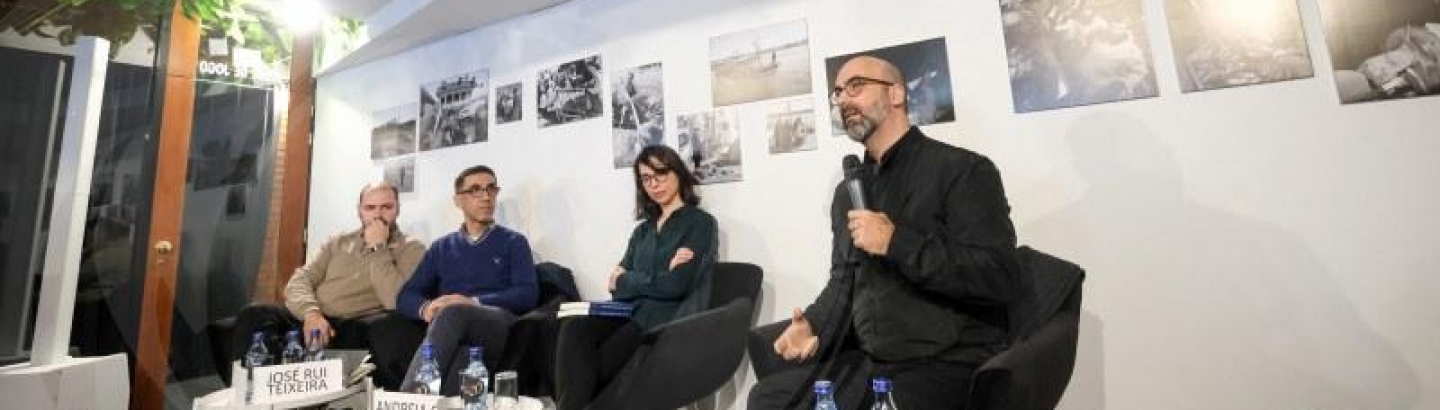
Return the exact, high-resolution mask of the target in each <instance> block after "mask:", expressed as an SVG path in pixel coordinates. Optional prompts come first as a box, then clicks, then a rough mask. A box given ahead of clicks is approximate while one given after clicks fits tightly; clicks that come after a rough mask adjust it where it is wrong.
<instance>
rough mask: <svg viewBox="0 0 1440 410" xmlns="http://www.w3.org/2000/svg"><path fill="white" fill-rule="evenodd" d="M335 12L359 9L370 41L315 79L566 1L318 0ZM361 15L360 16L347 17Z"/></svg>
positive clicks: (320, 73)
mask: <svg viewBox="0 0 1440 410" xmlns="http://www.w3.org/2000/svg"><path fill="white" fill-rule="evenodd" d="M323 1H324V2H325V6H326V7H329V10H331V12H332V13H334V14H336V15H346V16H349V15H348V14H342V13H352V12H353V13H364V14H366V15H365V16H364V17H363V19H364V20H365V25H366V30H367V31H368V34H369V36H370V40H369V41H368V42H366V43H365V44H364V45H362V46H360V48H359V49H356V50H355V51H354V52H352V53H350V55H347V56H345V57H344V58H342V59H340V61H338V62H336V63H335V64H333V65H331V66H329V67H326V68H325V69H324V70H323V71H321V72H318V73H316V74H315V76H316V77H320V76H324V75H327V74H330V73H335V72H339V71H341V70H344V69H346V68H349V67H354V66H356V65H360V64H364V63H367V62H370V61H375V60H377V59H380V58H384V57H386V56H390V55H392V54H395V53H399V52H401V51H405V50H409V49H412V48H415V47H419V46H422V45H425V44H429V43H431V42H434V41H436V40H440V39H443V38H446V37H450V36H453V35H456V34H460V33H464V32H467V31H470V30H474V29H476V28H479V27H483V26H486V25H489V24H492V23H495V22H499V21H503V20H506V19H509V18H512V17H517V16H522V15H525V14H529V13H532V12H535V11H539V10H543V9H546V8H549V7H552V6H555V5H557V4H561V3H565V2H568V1H570V0H483V1H477V0H323ZM352 18H362V17H352Z"/></svg>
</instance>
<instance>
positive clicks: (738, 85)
mask: <svg viewBox="0 0 1440 410" xmlns="http://www.w3.org/2000/svg"><path fill="white" fill-rule="evenodd" d="M807 30H808V28H807V26H806V25H805V20H795V21H789V22H784V23H779V24H773V25H769V26H765V27H760V28H756V29H752V30H746V31H741V32H738V33H731V34H726V35H722V36H717V37H714V38H711V39H710V75H711V77H710V90H711V92H710V95H711V98H712V99H713V103H714V105H715V106H716V107H719V106H723V105H731V104H740V103H747V102H751V101H760V100H768V99H771V98H780V97H789V96H793V95H800V94H808V93H810V34H809V32H808V31H807Z"/></svg>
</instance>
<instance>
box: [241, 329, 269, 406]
mask: <svg viewBox="0 0 1440 410" xmlns="http://www.w3.org/2000/svg"><path fill="white" fill-rule="evenodd" d="M268 360H270V351H269V350H266V349H265V334H264V333H262V332H255V334H253V335H251V336H250V350H249V351H247V352H245V362H244V364H245V380H247V381H248V382H247V383H245V402H246V403H250V399H251V398H253V397H255V368H256V367H260V366H264V365H265V362H266V361H268Z"/></svg>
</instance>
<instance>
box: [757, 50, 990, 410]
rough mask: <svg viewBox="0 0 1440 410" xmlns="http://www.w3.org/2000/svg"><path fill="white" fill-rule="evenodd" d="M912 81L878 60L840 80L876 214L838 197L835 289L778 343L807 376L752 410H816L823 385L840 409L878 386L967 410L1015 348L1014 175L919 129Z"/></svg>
mask: <svg viewBox="0 0 1440 410" xmlns="http://www.w3.org/2000/svg"><path fill="white" fill-rule="evenodd" d="M904 78H905V77H904V76H903V75H901V73H900V70H899V69H898V68H896V67H895V65H894V64H892V63H890V62H888V61H885V60H882V59H879V58H876V57H873V56H859V57H855V58H853V59H851V60H849V61H847V62H846V63H845V64H844V65H843V66H842V67H841V68H840V71H839V72H838V74H837V75H836V77H835V84H836V87H835V88H834V89H833V90H832V91H831V94H830V102H831V104H832V106H833V108H834V109H836V110H839V111H838V112H839V114H840V115H841V116H842V118H843V120H844V126H845V133H846V134H847V135H848V136H849V137H850V138H851V139H852V140H854V141H856V142H858V143H860V144H862V145H864V147H865V160H864V164H863V165H864V167H865V171H864V174H865V177H864V186H865V190H866V192H865V196H866V201H865V202H866V204H868V205H869V207H870V209H869V210H856V209H854V206H853V204H851V200H850V197H849V194H848V193H847V191H846V189H845V187H844V183H843V182H842V183H841V184H840V185H837V186H836V188H835V196H834V199H833V201H832V202H831V212H830V216H831V234H832V235H833V243H832V249H831V257H830V260H831V268H830V280H829V282H828V283H827V284H826V285H825V288H824V289H823V290H822V291H821V293H820V296H819V297H817V298H816V300H815V301H814V303H812V304H811V305H810V306H809V307H807V308H805V309H804V310H801V309H799V308H796V309H795V310H794V312H793V314H792V315H791V318H790V321H789V324H788V325H786V327H785V329H784V331H783V333H781V334H780V335H779V337H778V338H777V339H776V340H775V341H774V352H775V354H776V355H778V356H779V358H781V359H783V360H785V361H787V362H789V363H791V364H792V365H793V366H792V367H790V368H788V369H786V370H784V371H780V372H776V373H774V374H771V375H769V376H767V377H765V378H763V379H761V380H760V381H759V382H758V383H757V384H756V385H755V387H754V389H752V390H751V392H750V401H749V407H748V408H751V409H779V408H792V409H793V408H810V407H811V406H813V400H814V395H813V394H812V393H811V386H812V385H813V383H814V382H815V380H830V381H832V382H833V383H834V386H835V387H834V391H835V398H836V400H837V402H838V403H839V405H840V408H843V409H856V408H866V407H868V406H869V405H870V404H869V403H868V401H869V400H870V399H869V397H870V395H869V394H868V392H869V391H870V380H871V379H872V378H875V377H883V378H887V379H890V380H891V381H892V387H893V392H894V398H895V400H896V402H897V403H898V405H899V407H900V408H903V409H910V410H913V409H960V408H964V406H965V401H966V398H967V396H968V393H969V391H968V390H969V387H970V379H971V374H972V373H973V372H974V371H975V369H976V368H977V367H978V366H979V365H980V364H982V363H984V361H985V360H986V359H988V358H990V357H991V356H993V355H994V354H996V353H997V352H998V351H1000V350H1001V348H1002V347H1003V346H1004V345H1005V343H1006V342H1007V340H1008V338H1009V332H1008V317H1007V314H1006V309H1005V305H1006V302H1007V301H1009V300H1010V299H1011V298H1012V297H1013V296H1012V295H1013V293H1014V292H1015V291H1014V288H1015V287H1016V286H1017V284H1016V283H1015V282H1016V281H1017V279H1016V274H1017V272H1018V263H1017V261H1016V255H1015V229H1014V227H1013V225H1012V224H1011V222H1010V217H1009V212H1010V207H1009V204H1008V203H1007V202H1006V199H1005V192H1004V189H1003V187H1002V186H1001V183H1000V172H999V170H998V169H997V168H996V167H995V164H993V163H992V162H990V160H989V159H988V158H986V157H984V156H982V155H980V154H976V153H974V152H972V151H969V150H966V149H964V148H959V147H954V146H951V145H948V144H945V143H942V142H939V141H936V140H934V139H931V138H930V137H927V136H926V135H925V134H924V133H922V132H921V131H920V129H919V128H917V127H914V126H912V125H910V123H909V120H908V118H907V115H906V113H907V107H906V105H905V101H906V95H905V94H906V88H905V83H904Z"/></svg>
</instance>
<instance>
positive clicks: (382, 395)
mask: <svg viewBox="0 0 1440 410" xmlns="http://www.w3.org/2000/svg"><path fill="white" fill-rule="evenodd" d="M371 397H373V401H372V402H371V403H370V409H371V410H436V409H439V408H440V400H443V399H444V398H445V397H444V396H436V395H430V394H414V393H400V392H393V391H381V390H376V391H375V394H374V395H372V396H371Z"/></svg>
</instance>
